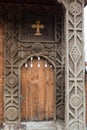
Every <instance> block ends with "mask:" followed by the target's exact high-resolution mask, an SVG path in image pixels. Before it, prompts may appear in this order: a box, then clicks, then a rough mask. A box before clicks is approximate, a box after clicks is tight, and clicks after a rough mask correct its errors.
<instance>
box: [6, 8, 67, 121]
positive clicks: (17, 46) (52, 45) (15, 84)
mask: <svg viewBox="0 0 87 130" xmlns="http://www.w3.org/2000/svg"><path fill="white" fill-rule="evenodd" d="M22 9H23V8H22V7H21V12H22V11H23V10H22ZM25 10H28V9H27V8H25ZM8 12H9V13H8V15H7V22H6V32H5V33H6V47H5V52H6V55H5V57H6V59H5V62H6V66H5V68H6V70H5V80H6V82H5V90H4V91H5V122H8V123H11V122H18V121H19V120H20V105H21V104H20V82H21V81H20V66H22V64H26V62H27V60H28V59H29V58H30V57H32V56H36V57H38V56H43V57H44V58H46V59H48V60H49V61H51V62H52V63H53V66H54V67H55V68H56V79H57V80H56V97H57V98H56V104H57V105H56V106H57V109H56V112H57V113H56V115H57V118H62V119H63V118H64V113H63V111H64V105H65V101H64V98H65V97H64V95H65V78H64V77H65V76H64V75H65V74H64V71H65V63H64V59H65V53H64V49H65V45H64V38H63V35H64V32H63V29H64V28H63V27H62V29H61V26H62V25H63V24H62V23H63V18H62V17H61V16H56V21H55V30H53V31H55V32H54V34H55V40H54V42H53V41H50V42H46V41H41V42H32V41H31V42H29V41H28V42H26V41H25V42H24V41H21V39H20V35H19V34H20V33H22V32H20V31H21V29H20V28H21V26H20V25H21V23H20V17H21V13H19V14H18V15H17V13H16V12H14V11H11V10H10V11H8ZM25 12H26V11H25ZM22 35H23V37H24V38H25V34H23V33H22ZM60 80H61V81H60ZM10 111H11V112H10ZM12 113H15V114H14V115H13V116H12ZM60 113H63V114H62V115H60Z"/></svg>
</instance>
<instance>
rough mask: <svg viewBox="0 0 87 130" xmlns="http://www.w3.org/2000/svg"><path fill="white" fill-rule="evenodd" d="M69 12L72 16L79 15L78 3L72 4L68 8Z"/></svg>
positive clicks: (79, 7)
mask: <svg viewBox="0 0 87 130" xmlns="http://www.w3.org/2000/svg"><path fill="white" fill-rule="evenodd" d="M69 11H70V13H71V14H73V15H79V14H80V13H81V6H80V5H79V4H78V3H76V2H73V3H71V4H70V6H69Z"/></svg>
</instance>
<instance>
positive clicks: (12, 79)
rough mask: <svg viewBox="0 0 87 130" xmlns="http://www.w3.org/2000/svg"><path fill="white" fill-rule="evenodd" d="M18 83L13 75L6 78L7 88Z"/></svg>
mask: <svg viewBox="0 0 87 130" xmlns="http://www.w3.org/2000/svg"><path fill="white" fill-rule="evenodd" d="M17 83H18V80H17V77H16V76H14V75H10V76H8V77H7V84H8V85H9V86H15V85H16V84H17Z"/></svg>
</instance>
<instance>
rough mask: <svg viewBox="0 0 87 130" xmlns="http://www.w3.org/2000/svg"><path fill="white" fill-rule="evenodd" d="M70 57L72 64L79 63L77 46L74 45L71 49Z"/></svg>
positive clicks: (79, 54) (79, 53)
mask: <svg viewBox="0 0 87 130" xmlns="http://www.w3.org/2000/svg"><path fill="white" fill-rule="evenodd" d="M70 56H71V59H72V60H73V62H74V63H77V62H78V61H79V59H80V56H81V52H80V50H79V48H78V47H77V45H74V46H73V47H72V49H71V52H70Z"/></svg>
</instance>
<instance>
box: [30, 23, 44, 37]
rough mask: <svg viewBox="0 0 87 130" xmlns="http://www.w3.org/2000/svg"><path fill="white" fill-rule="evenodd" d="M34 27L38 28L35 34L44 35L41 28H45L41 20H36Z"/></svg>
mask: <svg viewBox="0 0 87 130" xmlns="http://www.w3.org/2000/svg"><path fill="white" fill-rule="evenodd" d="M32 28H34V29H35V28H36V33H35V34H34V35H42V34H41V32H40V29H43V28H44V25H43V24H40V21H36V24H32Z"/></svg>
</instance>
